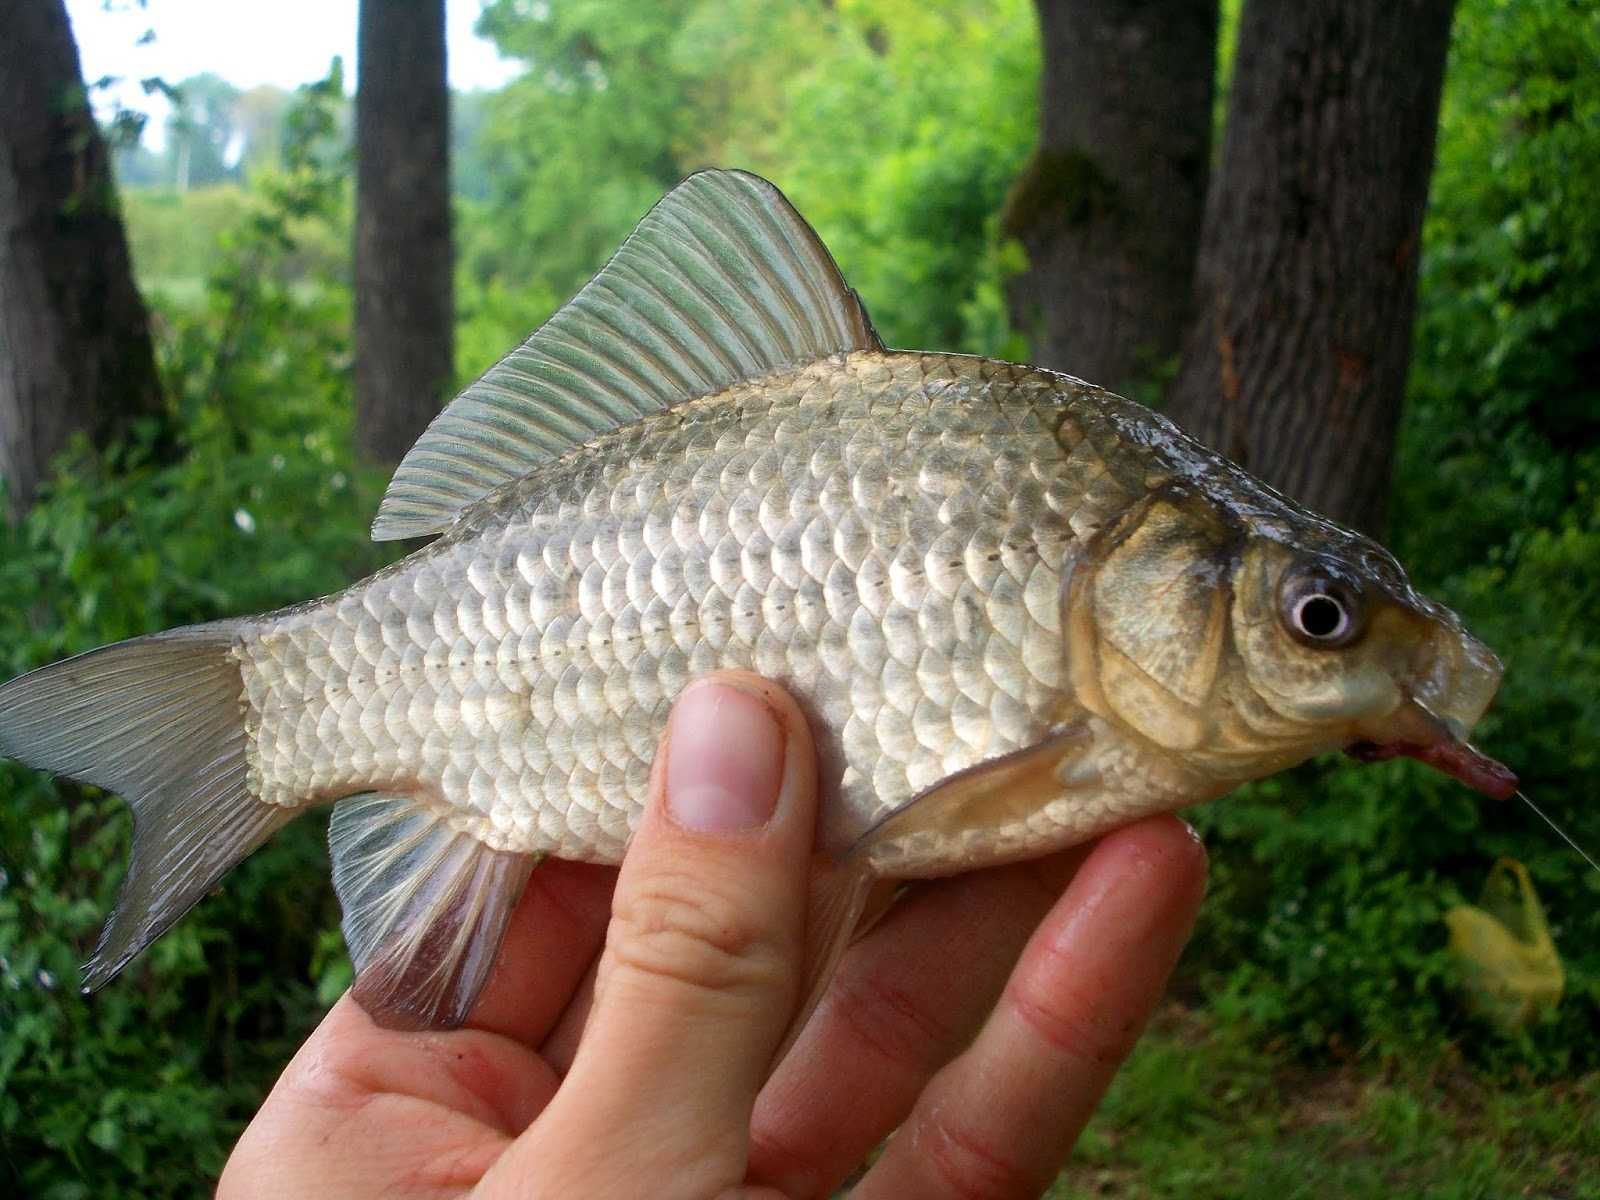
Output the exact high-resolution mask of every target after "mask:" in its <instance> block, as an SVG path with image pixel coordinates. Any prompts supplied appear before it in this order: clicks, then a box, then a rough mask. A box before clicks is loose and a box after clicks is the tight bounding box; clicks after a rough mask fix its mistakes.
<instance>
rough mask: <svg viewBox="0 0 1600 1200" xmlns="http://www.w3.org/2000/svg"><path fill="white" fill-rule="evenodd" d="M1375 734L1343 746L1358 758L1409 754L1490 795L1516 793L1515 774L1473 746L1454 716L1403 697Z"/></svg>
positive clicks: (1504, 797)
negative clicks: (1380, 732) (1378, 735)
mask: <svg viewBox="0 0 1600 1200" xmlns="http://www.w3.org/2000/svg"><path fill="white" fill-rule="evenodd" d="M1384 726H1385V729H1384V731H1383V734H1384V735H1383V736H1382V737H1381V738H1362V739H1361V740H1359V741H1355V742H1352V743H1351V744H1350V745H1348V746H1346V747H1345V753H1346V754H1348V755H1350V757H1351V758H1354V759H1356V760H1357V761H1359V762H1383V761H1385V760H1386V759H1391V758H1414V759H1416V760H1417V761H1418V762H1422V763H1426V764H1427V765H1428V766H1430V767H1432V768H1433V769H1434V770H1436V771H1442V772H1444V773H1445V774H1446V775H1449V776H1450V777H1451V778H1453V779H1459V780H1460V781H1461V782H1462V783H1464V784H1466V785H1467V786H1468V787H1469V788H1472V789H1473V790H1474V791H1477V792H1482V793H1483V794H1484V795H1485V796H1488V797H1490V798H1491V799H1494V800H1507V799H1509V798H1510V797H1512V796H1514V795H1516V792H1517V786H1518V784H1517V777H1516V774H1515V773H1514V772H1513V771H1512V770H1511V768H1510V767H1507V766H1506V765H1505V764H1504V763H1501V762H1497V761H1496V760H1495V759H1492V758H1490V757H1489V756H1488V755H1487V754H1484V753H1482V752H1481V751H1479V750H1476V749H1474V748H1473V747H1472V746H1471V745H1469V744H1468V742H1467V740H1466V731H1465V730H1464V729H1462V728H1461V727H1460V724H1459V722H1456V721H1450V720H1447V719H1441V718H1440V717H1437V716H1435V715H1434V714H1433V713H1432V712H1429V711H1428V709H1427V707H1426V706H1424V705H1423V704H1421V703H1419V702H1418V701H1416V700H1414V699H1407V700H1406V701H1405V702H1404V703H1402V704H1401V705H1400V707H1399V708H1398V709H1397V710H1396V711H1395V712H1394V713H1392V714H1391V715H1390V716H1389V717H1388V718H1386V719H1385V721H1384Z"/></svg>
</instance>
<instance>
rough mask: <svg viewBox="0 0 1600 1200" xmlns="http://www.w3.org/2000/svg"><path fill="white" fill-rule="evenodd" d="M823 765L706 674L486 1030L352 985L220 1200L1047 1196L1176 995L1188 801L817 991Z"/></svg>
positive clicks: (1025, 867) (894, 913) (974, 903)
mask: <svg viewBox="0 0 1600 1200" xmlns="http://www.w3.org/2000/svg"><path fill="white" fill-rule="evenodd" d="M815 806H816V790H815V758H814V752H813V749H812V742H811V736H810V732H809V730H808V729H807V727H806V723H805V720H804V718H803V717H802V716H801V715H800V712H799V709H798V708H797V707H796V706H795V704H794V702H793V701H792V700H791V699H790V698H789V697H788V696H787V695H785V694H784V693H783V692H782V691H781V690H779V689H777V688H775V687H773V686H772V685H771V684H768V683H765V682H763V681H761V680H759V679H756V678H755V677H753V676H748V675H741V674H725V675H722V676H715V677H712V678H711V679H708V680H705V681H702V682H700V683H698V684H696V685H694V686H692V687H691V688H689V689H688V690H687V691H686V692H685V694H684V696H683V697H682V698H681V699H680V700H679V702H678V705H677V707H676V708H675V709H674V712H673V717H672V720H671V723H670V725H669V729H668V733H667V736H666V738H665V739H664V741H663V744H662V750H661V752H660V753H658V755H657V762H656V768H655V775H654V778H653V780H652V786H651V796H650V803H649V807H648V810H647V812H646V814H645V817H644V820H643V823H642V825H641V827H640V829H639V832H638V834H637V835H636V836H635V838H634V841H633V843H632V846H631V848H630V849H629V852H628V857H627V861H626V862H625V864H624V865H623V867H622V869H621V872H620V874H619V873H618V872H616V871H612V870H609V869H604V868H599V867H591V866H585V865H582V864H576V863H565V862H549V863H546V864H544V865H542V866H541V867H539V869H538V870H536V871H535V872H534V875H533V879H532V882H531V883H530V884H529V886H528V890H527V894H526V895H525V896H524V898H523V900H522V903H521V906H520V907H519V909H518V911H517V914H516V916H515V917H514V919H513V921H512V924H511V928H510V930H509V932H508V935H507V937H506V942H505V946H504V949H503V951H502V954H501V960H500V962H499V964H498V966H497V968H496V971H495V973H494V975H493V976H492V977H491V979H490V981H489V984H488V985H487V987H486V989H485V991H484V993H483V995H482V997H481V998H480V999H479V1001H478V1003H477V1005H476V1007H475V1008H474V1010H473V1012H472V1015H471V1017H470V1019H469V1020H468V1022H467V1024H466V1026H465V1027H464V1028H462V1029H458V1030H452V1031H450V1032H442V1033H400V1032H394V1031H390V1030H385V1029H381V1028H378V1027H377V1026H375V1025H374V1024H373V1023H372V1021H371V1020H370V1019H369V1018H368V1017H367V1015H366V1013H365V1012H364V1011H363V1010H362V1009H361V1008H360V1007H359V1006H357V1005H356V1004H355V1003H354V1002H353V1001H351V999H350V998H349V997H348V996H347V997H345V998H344V999H343V1000H341V1001H340V1002H339V1003H338V1004H337V1005H335V1006H334V1008H333V1010H332V1011H331V1012H330V1013H329V1014H328V1016H327V1018H326V1019H325V1020H324V1021H323V1023H322V1025H321V1027H320V1028H318V1030H317V1031H316V1032H315V1033H314V1034H313V1035H312V1036H311V1038H310V1040H308V1041H307V1042H306V1044H305V1046H304V1047H302V1048H301V1050H300V1052H299V1054H297V1055H296V1056H295V1058H294V1060H293V1062H291V1063H290V1064H289V1067H288V1068H287V1070H285V1072H284V1074H283V1077H282V1078H281V1079H280V1080H279V1081H278V1084H277V1086H276V1087H275V1088H274V1089H273V1091H272V1094H271V1095H270V1096H269V1097H268V1098H267V1101H266V1103H265V1104H264V1105H263V1106H262V1109H261V1111H260V1112H259V1113H258V1114H257V1115H256V1118H255V1120H254V1121H253V1122H252V1123H251V1124H250V1126H249V1128H248V1129H246V1130H245V1133H244V1136H243V1137H242V1138H241V1139H240V1141H239V1144H238V1146H237V1147H236V1148H235V1150H234V1152H233V1156H232V1158H231V1159H230V1160H229V1162H228V1165H227V1168H226V1170H225V1172H224V1174H223V1178H222V1182H221V1186H220V1190H219V1195H220V1196H221V1197H223V1198H224V1200H244V1198H251V1197H262V1196H285V1195H318V1196H327V1197H338V1198H341V1200H344V1198H350V1200H354V1198H357V1197H374V1198H376V1197H386V1198H398V1200H422V1198H424V1197H428V1198H433V1197H459V1196H473V1197H485V1198H487V1197H512V1196H516V1197H521V1198H527V1197H546V1196H548V1197H565V1196H633V1195H640V1196H642V1195H649V1196H652V1197H668V1198H677V1197H681V1198H682V1200H708V1198H712V1197H715V1198H717V1200H732V1198H734V1197H739V1198H750V1200H753V1198H755V1197H761V1198H763V1200H778V1198H780V1197H782V1198H794V1200H800V1198H810V1197H821V1196H827V1195H828V1194H830V1192H831V1191H832V1190H833V1189H835V1188H836V1187H838V1186H839V1185H840V1183H841V1182H842V1181H844V1180H845V1179H847V1178H848V1177H849V1176H850V1175H851V1173H852V1172H854V1171H856V1170H857V1169H858V1168H859V1166H860V1164H861V1163H862V1162H863V1161H865V1159H866V1158H867V1156H868V1155H869V1153H870V1152H871V1150H872V1149H873V1148H874V1147H875V1146H877V1145H878V1144H879V1143H880V1142H881V1141H883V1139H884V1138H885V1137H887V1136H888V1135H889V1134H891V1133H894V1134H895V1136H894V1137H893V1138H892V1139H891V1140H890V1141H889V1142H888V1145H887V1147H886V1148H885V1149H884V1151H883V1153H882V1154H881V1155H880V1156H879V1157H878V1158H877V1160H876V1161H875V1162H874V1163H873V1165H872V1166H871V1167H870V1168H869V1169H868V1170H867V1171H866V1173H865V1174H864V1175H863V1176H862V1177H861V1178H860V1180H859V1182H858V1183H857V1184H856V1185H855V1188H854V1190H853V1191H852V1193H851V1194H852V1195H853V1196H855V1197H859V1198H867V1200H874V1198H877V1197H904V1196H918V1197H928V1198H930V1200H945V1198H949V1200H957V1198H959V1200H975V1198H980V1197H981V1198H989V1197H995V1198H1009V1197H1031V1196H1037V1195H1039V1194H1040V1193H1041V1192H1042V1191H1043V1190H1044V1189H1045V1188H1046V1187H1047V1186H1048V1184H1049V1182H1050V1180H1051V1179H1052V1178H1053V1177H1054V1175H1055V1174H1056V1172H1057V1171H1058V1170H1059V1169H1060V1166H1061V1164H1062V1163H1063V1162H1064V1161H1065V1159H1066V1157H1067V1155H1068V1153H1069V1151H1070V1150H1071V1148H1072V1145H1073V1143H1074V1141H1075V1140H1076V1139H1077V1136H1078V1134H1079V1133H1080V1132H1081V1130H1082V1128H1083V1126H1084V1124H1085V1122H1086V1121H1087V1120H1088V1119H1089V1116H1090V1114H1091V1113H1092V1112H1093V1110H1094V1108H1095V1106H1096V1105H1097V1104H1098V1103H1099V1100H1100V1098H1101V1096H1102V1094H1103V1093H1104V1091H1105V1088H1106V1086H1107V1085H1108V1084H1109V1083H1110V1081H1111V1078H1112V1076H1113V1075H1114V1074H1115V1072H1116V1070H1117V1069H1118V1067H1119V1066H1120V1065H1121V1063H1122V1061H1123V1060H1124V1059H1125V1058H1126V1056H1127V1055H1128V1053H1129V1052H1130V1051H1131V1049H1132V1048H1133V1044H1134V1042H1135V1040H1136V1039H1137V1037H1138V1036H1139V1033H1140V1032H1141V1031H1142V1030H1143V1028H1144V1025H1145V1023H1146V1022H1147V1020H1148V1019H1149V1017H1150V1014H1151V1012H1152V1011H1153V1009H1154V1008H1155V1006H1156V1004H1157V1003H1158V1001H1159V999H1160V997H1161V994H1162V991H1163V990H1164V988H1165V985H1166V979H1167V976H1168V974H1169V972H1170V971H1171V969H1172V967H1173V964H1174V963H1175V962H1176V961H1177V957H1178V954H1179V952H1180V951H1181V949H1182V947H1183V944H1184V942H1185V941H1186V940H1187V938H1188V936H1189V931H1190V928H1191V925H1192V923H1193V920H1194V916H1195V912H1196V910H1197V909H1198V907H1199V904H1200V898H1201V895H1202V893H1203V891H1204V886H1205V852H1204V850H1203V849H1202V847H1201V846H1200V843H1199V841H1198V840H1197V839H1196V838H1195V836H1194V835H1193V833H1192V832H1191V831H1190V830H1189V829H1188V827H1187V826H1185V825H1184V824H1183V823H1182V822H1180V821H1178V820H1177V819H1176V818H1173V817H1156V818H1151V819H1148V820H1145V821H1141V822H1139V823H1138V824H1136V825H1132V826H1129V827H1127V828H1125V829H1122V830H1119V831H1117V832H1116V833H1113V834H1110V835H1108V836H1106V837H1104V838H1102V839H1100V840H1099V841H1098V842H1096V843H1094V844H1093V845H1092V846H1088V847H1080V848H1078V849H1075V850H1072V851H1067V852H1065V853H1062V854H1058V855H1055V856H1053V857H1051V858H1047V859H1042V860H1039V861H1036V862H1033V863H1025V864H1018V865H1015V866H1009V867H1002V868H995V869H991V870H986V871H981V872H975V873H973V874H970V875H966V876H961V877H957V878H954V879H949V880H940V881H936V882H931V883H925V884H919V885H917V886H916V887H915V888H913V889H912V890H911V891H910V893H909V894H908V895H907V896H906V897H905V898H903V899H902V900H901V902H900V903H899V904H897V905H896V906H895V907H894V908H893V909H892V910H890V912H889V913H888V915H887V916H886V917H885V918H884V919H883V920H882V921H881V922H880V923H879V924H877V925H876V926H875V927H874V928H873V929H872V931H871V932H870V933H868V935H867V936H866V937H865V938H863V939H861V940H860V941H858V942H857V943H856V944H855V945H854V946H853V947H851V949H850V950H849V951H848V952H847V954H846V955H845V958H844V960H843V961H842V963H841V964H840V967H839V970H838V974H837V976H836V978H835V979H834V981H833V983H832V985H831V986H830V988H829V990H828V992H827V994H826V996H825V997H824V999H823V1001H822V1003H821V1005H820V1006H819V1008H818V1010H817V1012H816V1015H815V1016H814V1017H813V1019H812V1020H811V1022H810V1024H809V1025H808V1026H807V1027H806V1029H805V1031H804V1032H803V1033H802V1034H801V1036H800V1039H799V1040H798V1042H797V1043H796V1044H795V1046H794V1048H793V1049H792V1051H791V1052H790V1053H789V1054H788V1056H787V1057H786V1058H785V1059H784V1060H783V1062H782V1063H781V1065H780V1066H779V1068H778V1069H777V1071H776V1073H774V1074H772V1075H771V1077H770V1078H768V1073H769V1068H770V1065H771V1060H772V1057H773V1055H774V1053H775V1052H776V1050H777V1049H778V1047H779V1045H780V1042H781V1040H782V1037H783V1034H784V1030H785V1027H786V1026H787V1025H788V1023H789V1020H790V1016H791V1014H792V1012H793V1010H794V1007H795V1006H796V1005H797V1004H798V1002H799V996H798V991H799V987H800V983H799V975H800V953H801V944H802V938H803V932H804V920H805V897H806V890H807V883H806V880H807V873H808V870H809V866H810V861H811V855H812V846H811V842H812V832H813V827H814V820H815Z"/></svg>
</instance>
